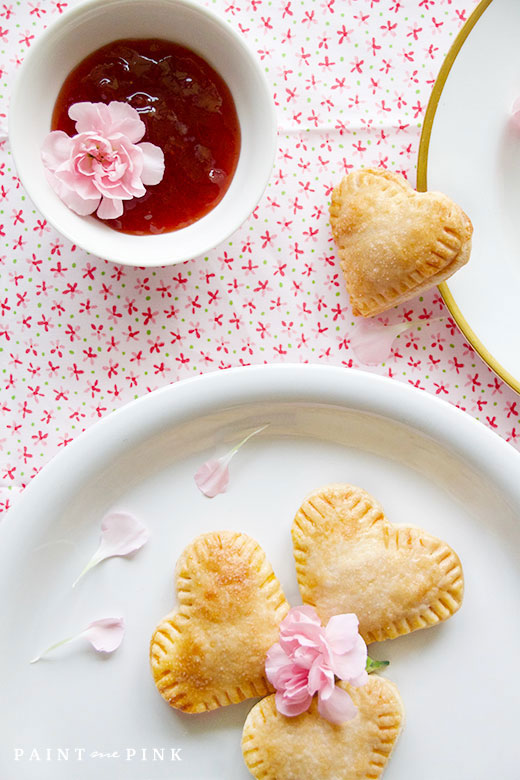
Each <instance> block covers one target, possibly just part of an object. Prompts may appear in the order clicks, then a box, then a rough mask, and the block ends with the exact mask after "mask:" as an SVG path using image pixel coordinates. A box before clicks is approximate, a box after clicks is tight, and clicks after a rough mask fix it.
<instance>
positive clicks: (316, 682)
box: [265, 606, 368, 724]
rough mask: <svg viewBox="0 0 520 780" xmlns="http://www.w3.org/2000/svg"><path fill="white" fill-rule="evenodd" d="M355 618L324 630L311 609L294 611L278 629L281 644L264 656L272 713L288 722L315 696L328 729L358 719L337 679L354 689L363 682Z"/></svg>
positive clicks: (363, 656) (363, 657) (337, 619)
mask: <svg viewBox="0 0 520 780" xmlns="http://www.w3.org/2000/svg"><path fill="white" fill-rule="evenodd" d="M358 625H359V622H358V619H357V617H356V615H354V614H345V615H335V616H334V617H332V618H331V619H330V620H329V622H328V623H327V626H326V627H325V628H323V626H322V625H321V622H320V619H319V617H318V615H317V613H316V610H315V609H314V608H313V607H309V606H303V607H294V608H293V609H291V610H289V613H288V615H287V617H286V618H285V619H284V620H283V621H282V622H281V623H280V640H279V642H277V643H276V644H275V645H273V646H272V647H271V649H270V650H269V651H268V653H267V659H266V664H265V670H266V675H267V679H268V680H269V682H270V683H271V684H272V685H273V686H274V688H275V689H276V708H277V709H278V711H279V712H281V713H282V715H286V716H288V717H293V716H295V715H301V714H302V713H303V712H306V710H308V709H309V707H310V705H311V701H312V699H313V696H314V695H315V694H316V693H317V694H318V712H319V713H320V715H321V716H322V717H323V718H326V719H327V720H329V721H330V722H331V723H338V724H339V723H344V722H345V721H347V720H351V719H352V718H353V717H355V715H356V713H357V708H356V707H355V705H354V703H353V702H352V699H351V698H350V696H349V695H348V693H347V692H346V691H344V690H343V689H342V688H339V687H338V686H337V685H336V677H337V678H339V679H340V680H346V681H347V682H349V683H350V684H351V685H353V686H355V687H357V686H360V685H364V684H365V683H366V681H367V679H368V676H367V673H366V663H367V647H366V644H365V642H364V641H363V639H362V637H361V636H360V635H359V633H358Z"/></svg>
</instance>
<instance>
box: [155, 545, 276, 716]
mask: <svg viewBox="0 0 520 780" xmlns="http://www.w3.org/2000/svg"><path fill="white" fill-rule="evenodd" d="M176 576H177V592H178V596H179V609H178V610H176V611H174V612H172V613H170V614H169V615H167V616H166V617H165V618H164V620H162V621H161V623H160V624H159V625H158V626H157V628H156V630H155V632H154V635H153V637H152V641H151V645H150V663H151V666H152V671H153V675H154V679H155V684H156V685H157V688H158V689H159V691H160V693H161V695H162V696H163V697H164V698H165V699H166V701H167V702H168V703H169V704H170V705H171V706H172V707H175V708H177V709H180V710H183V711H184V712H205V711H206V710H213V709H216V708H217V707H222V706H224V705H226V704H234V703H236V702H239V701H243V700H244V699H248V698H251V697H253V696H264V695H265V694H266V693H270V692H271V691H272V690H273V689H272V687H271V686H270V685H269V683H268V681H267V679H266V677H265V657H266V653H267V651H268V649H269V648H270V647H271V645H272V644H274V642H276V641H277V639H278V625H279V623H280V621H281V620H283V618H284V617H285V616H286V614H287V612H288V611H289V604H288V603H287V601H286V600H285V596H284V594H283V592H282V589H281V587H280V583H279V582H278V580H277V578H276V577H275V575H274V572H273V570H272V568H271V566H270V564H269V562H268V561H267V559H266V557H265V553H264V551H263V550H262V548H261V547H260V545H258V544H257V542H255V541H254V539H251V537H249V536H246V535H245V534H240V533H235V532H232V531H221V532H215V533H208V534H203V535H202V536H199V537H197V538H196V539H195V540H194V541H193V543H192V544H190V545H189V546H188V547H187V548H186V549H185V550H184V552H183V554H182V555H181V557H180V558H179V561H178V564H177V570H176Z"/></svg>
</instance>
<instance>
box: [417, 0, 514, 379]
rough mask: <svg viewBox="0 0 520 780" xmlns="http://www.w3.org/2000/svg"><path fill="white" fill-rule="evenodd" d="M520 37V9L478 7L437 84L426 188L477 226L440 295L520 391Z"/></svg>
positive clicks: (424, 157) (502, 2)
mask: <svg viewBox="0 0 520 780" xmlns="http://www.w3.org/2000/svg"><path fill="white" fill-rule="evenodd" d="M519 35H520V3H519V2H518V0H492V1H491V0H483V2H481V3H480V4H479V5H478V6H477V8H476V9H475V11H474V12H473V14H472V15H471V17H470V19H469V20H468V22H467V23H466V25H465V26H464V28H463V29H462V31H461V33H460V34H459V37H458V38H457V40H456V42H455V44H454V46H453V48H452V49H451V51H450V52H449V54H448V56H447V58H446V61H445V63H444V65H443V67H442V69H441V71H440V73H439V77H438V79H437V82H436V84H435V87H434V90H433V93H432V97H431V99H430V103H429V105H428V110H427V113H426V117H425V121H424V128H423V133H422V138H421V148H420V152H419V165H418V177H417V181H418V189H421V190H423V189H426V187H427V188H428V189H429V190H441V191H442V192H445V193H446V194H447V195H450V196H451V197H452V198H454V199H455V200H456V201H457V202H458V203H460V205H461V206H462V207H463V209H464V210H465V211H466V212H467V214H468V215H469V216H470V218H471V220H472V222H473V225H474V229H475V232H474V237H473V251H472V255H471V259H470V261H469V263H468V265H466V266H465V267H464V268H463V269H461V270H460V271H458V272H457V273H456V274H455V275H454V276H453V277H452V278H451V279H450V280H449V282H448V283H445V284H443V285H441V288H440V289H441V292H442V294H443V296H444V299H445V301H446V303H447V305H448V306H449V308H450V310H451V312H452V314H453V316H454V318H455V320H456V321H457V323H458V325H459V327H460V328H461V330H462V331H463V333H464V334H465V336H466V337H467V338H468V340H469V341H470V342H471V343H472V344H473V346H474V347H475V349H476V350H477V351H478V352H479V353H480V355H481V357H482V358H483V359H484V360H486V362H487V363H488V364H489V365H490V366H491V368H492V369H493V370H494V371H495V372H496V373H497V374H499V376H501V377H502V378H503V379H504V380H505V381H506V382H508V383H509V384H510V385H511V387H513V388H514V389H515V390H517V391H519V392H520V339H519V337H518V313H519V301H520V219H519V214H520V130H514V129H512V127H511V124H510V112H511V106H512V104H513V102H514V100H515V98H517V97H519V96H520V57H519V56H518V40H519ZM432 123H433V124H432Z"/></svg>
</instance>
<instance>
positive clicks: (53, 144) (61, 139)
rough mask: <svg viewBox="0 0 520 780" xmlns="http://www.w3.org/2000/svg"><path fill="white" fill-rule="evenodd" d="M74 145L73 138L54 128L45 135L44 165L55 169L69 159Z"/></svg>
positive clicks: (51, 169) (43, 146)
mask: <svg viewBox="0 0 520 780" xmlns="http://www.w3.org/2000/svg"><path fill="white" fill-rule="evenodd" d="M72 146H73V144H72V138H70V137H69V136H68V135H67V133H64V132H63V131H62V130H53V132H52V133H49V135H47V136H46V137H45V139H44V141H43V144H42V148H41V158H42V161H43V164H44V166H45V167H46V168H47V169H48V170H50V171H55V170H56V168H59V166H60V165H63V163H64V162H66V161H67V160H68V159H69V157H70V155H71V150H72Z"/></svg>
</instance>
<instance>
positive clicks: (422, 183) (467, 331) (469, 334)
mask: <svg viewBox="0 0 520 780" xmlns="http://www.w3.org/2000/svg"><path fill="white" fill-rule="evenodd" d="M492 2H493V0H481V2H480V3H479V4H478V5H477V7H476V8H475V10H474V11H473V13H472V14H471V16H470V17H469V18H468V20H467V22H466V24H465V25H464V27H463V28H462V30H461V31H460V32H459V34H458V35H457V37H456V39H455V42H454V43H453V46H452V47H451V49H450V50H449V52H448V54H447V56H446V59H445V60H444V62H443V64H442V67H441V69H440V71H439V75H438V76H437V80H436V82H435V84H434V87H433V90H432V94H431V96H430V100H429V102H428V107H427V109H426V114H425V117H424V124H423V129H422V133H421V141H420V144H419V157H418V160H417V189H418V190H419V191H420V192H425V191H426V190H427V189H428V184H427V173H428V151H429V148H430V138H431V133H432V128H433V121H434V119H435V114H436V112H437V106H438V105H439V100H440V97H441V95H442V91H443V89H444V86H445V84H446V81H447V78H448V75H449V73H450V70H451V68H452V66H453V63H454V62H455V60H456V59H457V55H458V54H459V52H460V50H461V49H462V46H463V45H464V43H465V41H466V39H467V37H468V35H469V34H470V32H471V31H472V29H473V28H474V27H475V25H476V23H477V22H478V20H479V19H480V17H481V16H482V14H483V13H484V11H485V10H486V8H488V7H489V6H490V5H491V3H492ZM439 292H440V293H441V295H442V297H443V299H444V303H445V304H446V306H447V307H448V309H449V310H450V313H451V315H452V317H453V319H454V320H455V322H456V323H457V325H458V326H459V328H460V330H461V331H462V332H463V334H464V335H465V336H466V338H467V340H468V341H469V343H470V344H471V345H472V346H473V347H474V349H475V350H476V351H477V352H478V354H479V355H480V357H481V358H482V359H483V360H484V361H485V362H486V363H487V364H488V366H489V367H490V368H492V369H493V371H494V372H495V374H498V376H499V377H500V378H501V379H503V380H504V382H507V384H508V385H509V386H510V387H512V388H513V390H516V392H517V393H520V381H519V380H518V379H515V377H514V376H513V375H512V374H510V373H509V371H507V370H506V369H505V368H504V367H503V366H502V365H501V364H500V363H499V362H498V360H497V359H496V358H495V357H494V356H493V355H492V354H491V352H490V351H489V350H488V349H487V348H486V347H485V346H484V344H483V343H482V342H481V341H480V339H479V338H478V336H477V335H476V333H475V332H474V331H473V329H472V328H471V326H470V325H469V323H468V322H467V320H466V319H465V318H464V315H463V314H462V312H461V310H460V309H459V307H458V306H457V303H456V301H455V298H454V297H453V294H452V292H451V290H450V288H449V286H448V283H447V282H443V283H442V284H440V285H439Z"/></svg>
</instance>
